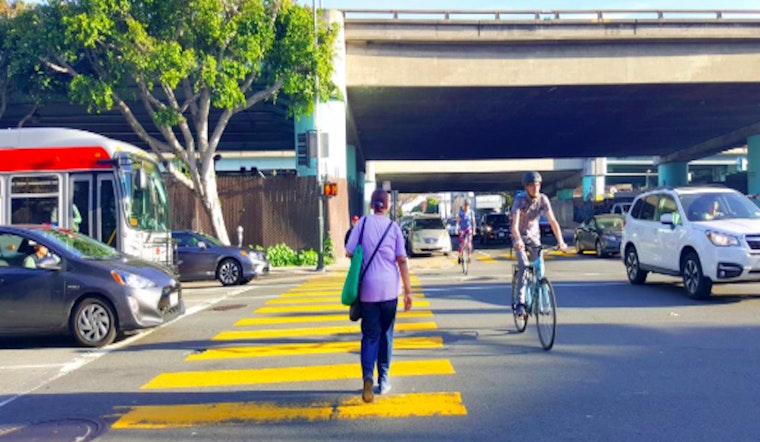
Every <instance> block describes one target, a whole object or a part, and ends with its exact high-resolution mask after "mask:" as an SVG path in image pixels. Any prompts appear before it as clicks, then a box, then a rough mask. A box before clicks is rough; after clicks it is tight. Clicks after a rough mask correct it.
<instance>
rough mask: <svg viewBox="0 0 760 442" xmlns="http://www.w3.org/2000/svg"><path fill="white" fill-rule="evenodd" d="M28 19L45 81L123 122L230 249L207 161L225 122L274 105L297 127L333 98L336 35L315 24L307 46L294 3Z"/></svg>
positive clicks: (84, 3)
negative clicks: (281, 102)
mask: <svg viewBox="0 0 760 442" xmlns="http://www.w3.org/2000/svg"><path fill="white" fill-rule="evenodd" d="M32 14H33V15H34V20H35V22H36V25H37V26H35V28H34V29H30V30H29V33H28V34H27V39H28V40H29V41H33V42H34V45H35V47H36V48H37V50H38V51H39V54H40V55H39V58H40V59H41V60H43V61H44V63H45V64H46V66H47V67H48V72H49V73H51V74H52V75H55V74H57V73H63V74H65V75H66V76H67V77H68V92H69V98H70V99H71V100H72V101H74V102H77V103H81V104H86V105H87V106H88V109H89V110H90V111H100V110H109V109H117V110H118V111H119V112H121V114H122V115H123V116H124V117H125V118H126V120H127V122H128V123H129V125H130V127H131V128H132V130H133V131H134V132H135V133H136V134H137V135H138V136H139V137H140V139H142V140H143V141H144V142H145V143H146V144H148V145H149V146H150V148H151V150H152V151H153V152H154V153H156V154H157V156H158V157H159V159H160V160H161V161H162V162H163V163H164V164H165V165H166V166H167V169H168V171H169V172H170V173H171V174H172V175H173V176H174V177H175V178H176V179H177V180H178V181H179V182H180V183H182V184H184V185H185V186H187V187H188V188H189V189H190V190H191V191H192V192H193V194H194V195H195V196H196V197H197V198H198V199H199V200H200V201H201V203H202V205H203V207H204V210H205V211H206V213H207V214H208V216H209V218H210V219H211V222H212V224H213V226H214V232H215V234H216V236H217V237H218V238H219V239H220V240H222V241H223V242H224V243H226V244H229V237H228V234H227V228H226V225H225V221H224V219H223V216H222V211H221V206H220V201H219V196H218V191H217V182H216V174H215V171H214V160H213V158H214V155H215V153H216V149H217V146H218V145H219V142H220V140H221V138H222V134H223V133H224V130H225V129H226V127H227V125H228V123H229V122H230V120H231V119H232V117H233V116H235V115H236V114H238V113H240V112H243V111H245V110H246V109H249V108H250V107H251V106H253V105H255V104H256V103H259V102H262V101H269V102H274V101H275V100H276V99H277V98H278V97H279V96H280V95H285V96H287V98H288V101H287V103H288V108H289V112H290V115H291V116H294V115H303V114H305V113H308V112H310V111H311V110H312V108H313V104H314V101H315V98H316V96H317V95H318V96H319V97H320V98H321V99H327V98H329V96H330V94H331V93H333V92H334V91H335V87H334V84H333V83H332V82H331V76H332V71H333V64H332V59H333V45H334V42H335V37H336V35H337V32H336V29H335V28H334V27H331V26H328V25H327V24H325V23H324V22H323V21H322V20H319V23H318V32H317V33H318V37H317V42H318V43H315V35H314V20H313V12H312V10H311V9H310V8H308V7H305V6H300V5H297V4H295V3H294V2H293V1H291V0H69V1H55V0H51V1H50V2H49V3H48V4H47V5H45V6H42V7H37V8H35V10H34V11H33V12H32ZM34 33H38V34H44V39H42V38H39V37H35V35H31V34H34ZM317 79H318V81H316V80H317ZM317 84H318V85H319V86H318V88H317V86H316V85H317ZM135 103H137V105H141V106H143V107H144V108H145V109H146V110H147V113H148V115H150V117H151V119H152V122H153V124H154V125H155V126H156V128H157V129H158V131H159V132H160V133H161V137H160V138H157V137H154V136H151V135H150V133H149V132H148V130H147V129H146V128H145V127H144V126H143V124H142V123H141V122H140V121H139V120H138V119H137V118H136V117H135V115H134V113H133V111H132V108H131V106H134V105H135ZM212 109H218V110H219V111H220V112H219V113H218V115H219V116H218V118H214V119H213V121H212V118H211V110H212ZM171 157H173V158H174V160H175V161H176V162H178V163H179V167H177V166H176V164H175V163H173V162H171V161H170V159H171Z"/></svg>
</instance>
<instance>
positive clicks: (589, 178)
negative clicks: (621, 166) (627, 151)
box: [583, 158, 607, 201]
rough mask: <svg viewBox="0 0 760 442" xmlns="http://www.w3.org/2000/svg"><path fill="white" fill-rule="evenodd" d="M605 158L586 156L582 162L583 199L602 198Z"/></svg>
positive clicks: (605, 171)
mask: <svg viewBox="0 0 760 442" xmlns="http://www.w3.org/2000/svg"><path fill="white" fill-rule="evenodd" d="M606 174H607V158H587V159H586V160H585V162H584V163H583V199H584V200H595V201H596V200H600V199H603V198H604V187H605V179H604V177H605V175H606Z"/></svg>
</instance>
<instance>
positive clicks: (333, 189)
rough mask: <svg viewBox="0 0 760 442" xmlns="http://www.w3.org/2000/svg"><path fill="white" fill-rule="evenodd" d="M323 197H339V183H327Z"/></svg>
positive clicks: (323, 190)
mask: <svg viewBox="0 0 760 442" xmlns="http://www.w3.org/2000/svg"><path fill="white" fill-rule="evenodd" d="M322 195H324V196H325V197H327V198H331V197H334V196H338V183H331V182H329V181H328V182H326V183H325V184H324V186H323V189H322Z"/></svg>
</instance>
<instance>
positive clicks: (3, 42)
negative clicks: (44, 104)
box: [0, 0, 25, 118]
mask: <svg viewBox="0 0 760 442" xmlns="http://www.w3.org/2000/svg"><path fill="white" fill-rule="evenodd" d="M24 8H25V5H24V3H23V2H8V1H6V0H0V118H2V116H3V114H4V113H5V109H6V108H7V106H8V94H10V93H11V91H12V89H13V88H12V83H13V79H14V76H13V75H11V72H12V69H11V66H12V64H13V63H12V56H13V45H12V41H11V39H10V36H11V34H12V32H13V27H14V18H15V17H16V16H17V15H18V14H19V13H21V11H23V10H24Z"/></svg>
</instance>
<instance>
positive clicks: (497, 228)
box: [478, 213, 509, 244]
mask: <svg viewBox="0 0 760 442" xmlns="http://www.w3.org/2000/svg"><path fill="white" fill-rule="evenodd" d="M478 230H479V232H480V243H481V244H486V243H487V242H489V241H503V242H508V241H509V216H508V215H507V214H506V213H487V214H485V215H483V218H481V221H480V227H479V229H478Z"/></svg>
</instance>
